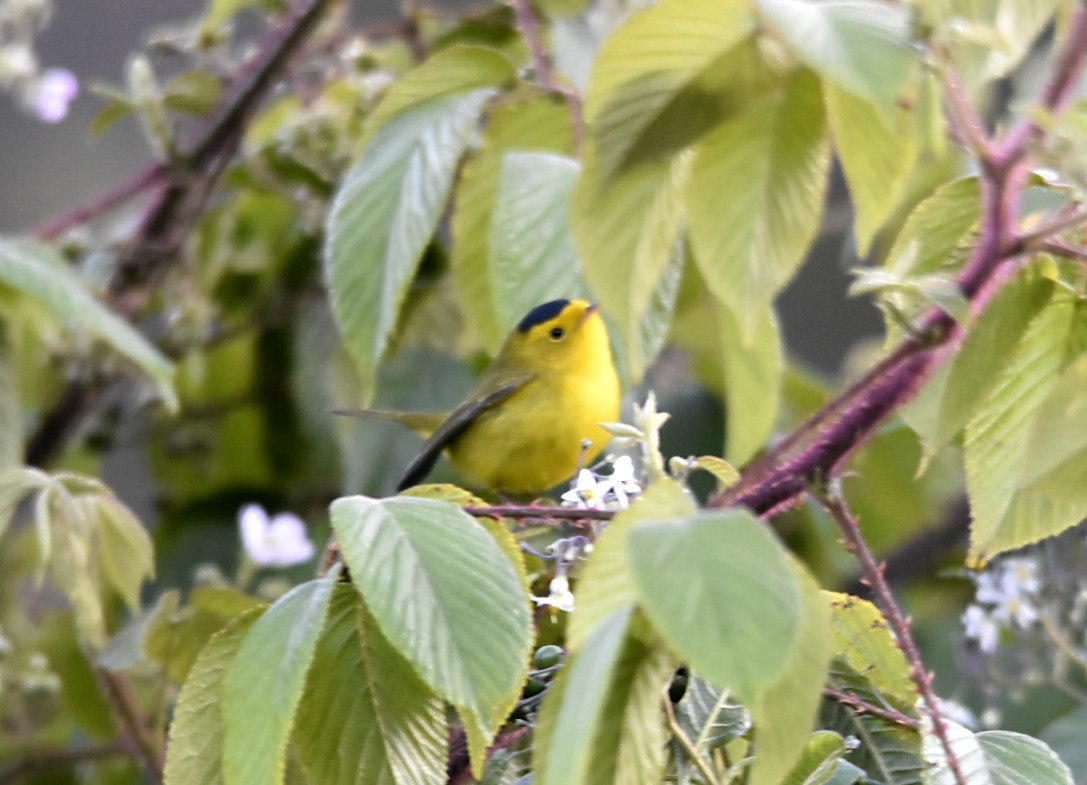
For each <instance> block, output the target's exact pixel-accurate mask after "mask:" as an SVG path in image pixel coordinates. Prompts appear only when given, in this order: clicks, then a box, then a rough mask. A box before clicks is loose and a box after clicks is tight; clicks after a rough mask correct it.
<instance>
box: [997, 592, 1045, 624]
mask: <svg viewBox="0 0 1087 785" xmlns="http://www.w3.org/2000/svg"><path fill="white" fill-rule="evenodd" d="M993 618H995V619H996V620H997V621H999V622H1001V623H1003V624H1006V625H1009V626H1010V625H1011V624H1012V623H1013V622H1014V623H1015V624H1016V625H1017V626H1018V627H1019V629H1021V630H1025V629H1027V628H1028V627H1030V626H1031V625H1033V624H1034V623H1035V622H1036V621H1038V619H1039V615H1038V609H1037V608H1035V607H1034V603H1032V602H1031V601H1030V600H1028V599H1026V598H1024V597H1009V598H1008V599H1007V601H1005V602H1002V603H1001V604H999V605H997V606H996V608H995V609H994V610H993Z"/></svg>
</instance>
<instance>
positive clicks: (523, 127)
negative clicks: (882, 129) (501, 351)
mask: <svg viewBox="0 0 1087 785" xmlns="http://www.w3.org/2000/svg"><path fill="white" fill-rule="evenodd" d="M573 139H574V135H573V126H572V125H571V123H570V116H569V113H568V111H567V107H566V104H565V103H564V102H562V101H556V100H554V99H553V98H538V97H537V98H530V99H524V98H521V99H520V100H511V101H507V102H504V103H500V104H498V105H497V106H496V107H494V109H492V110H491V112H490V114H489V117H488V118H487V127H486V128H485V129H484V131H483V138H482V141H481V144H480V149H479V150H477V151H476V152H475V153H473V154H472V155H471V156H470V157H469V158H468V161H467V163H466V164H465V165H464V168H463V170H462V172H461V176H460V182H459V183H458V185H457V190H456V194H455V197H454V207H453V215H452V220H451V228H452V231H453V251H452V255H451V257H450V262H451V264H452V266H453V276H454V278H453V280H454V283H455V284H456V287H457V296H458V297H459V298H460V301H461V304H462V310H463V311H464V315H465V318H466V319H467V321H468V323H469V325H471V327H472V328H473V329H474V330H475V331H476V332H477V333H478V334H479V336H480V338H482V340H483V344H484V346H485V347H486V348H487V350H488V351H489V352H490V353H491V354H494V353H496V352H497V351H498V348H499V347H500V346H501V345H502V341H503V339H504V338H505V337H506V332H505V331H504V330H502V329H501V327H499V324H498V318H497V316H496V313H495V309H494V306H493V305H492V303H493V302H494V297H493V295H492V291H491V266H490V263H491V249H490V242H491V223H492V221H491V215H492V212H493V210H494V206H495V197H496V195H497V192H498V185H499V178H500V177H501V174H502V167H503V163H504V161H505V157H506V155H507V154H508V153H511V152H529V151H540V152H552V153H559V154H568V153H571V152H572V151H573ZM541 302H542V300H541Z"/></svg>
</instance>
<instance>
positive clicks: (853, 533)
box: [818, 481, 966, 785]
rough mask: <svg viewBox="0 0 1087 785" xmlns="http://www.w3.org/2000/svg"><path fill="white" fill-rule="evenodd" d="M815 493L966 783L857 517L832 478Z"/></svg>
mask: <svg viewBox="0 0 1087 785" xmlns="http://www.w3.org/2000/svg"><path fill="white" fill-rule="evenodd" d="M818 496H819V501H820V502H821V503H822V504H823V507H824V508H825V509H826V511H827V512H828V513H829V514H830V516H831V517H832V518H833V519H834V521H835V522H836V523H837V524H838V528H839V529H841V531H842V536H843V538H844V541H845V547H846V549H847V550H848V551H849V552H850V553H852V554H853V555H854V556H855V557H856V558H857V561H859V562H860V565H861V571H862V572H863V573H864V577H865V580H866V581H867V582H868V585H869V586H870V587H871V589H872V593H873V595H874V596H875V600H876V604H877V605H878V606H879V609H880V611H881V612H882V613H883V617H884V618H885V619H886V620H887V624H888V625H889V626H890V628H891V631H892V632H894V634H895V643H896V644H897V645H898V648H899V649H901V650H902V653H903V654H904V655H906V660H907V661H908V662H909V663H910V679H911V680H912V681H913V683H914V684H915V685H917V690H918V692H920V694H921V698H922V700H924V702H925V706H926V707H927V710H928V715H929V717H930V718H931V720H932V730H933V733H935V734H936V738H938V739H939V740H940V744H941V745H942V746H943V748H944V753H945V754H946V755H947V765H948V768H949V769H951V773H952V775H953V776H954V778H955V782H956V783H958V785H966V778H965V777H964V776H963V773H962V767H961V766H960V765H959V759H958V756H957V755H956V754H955V750H954V748H953V747H952V746H951V737H950V736H949V735H948V732H947V725H946V723H945V722H944V718H943V715H942V714H940V708H939V705H938V704H937V702H936V694H935V693H934V692H933V691H932V674H931V673H928V672H926V671H925V667H924V664H923V663H922V662H921V654H920V652H919V651H918V650H917V644H916V643H914V640H913V635H912V633H911V632H910V625H909V622H908V621H907V620H906V618H905V617H903V615H902V611H901V610H900V609H899V607H898V603H897V602H896V601H895V598H894V594H893V593H892V592H891V587H890V586H888V585H887V580H886V578H885V577H884V574H883V572H884V566H883V565H882V564H879V563H877V562H876V558H875V556H873V555H872V551H871V549H870V548H869V547H868V543H867V542H866V541H865V539H864V535H862V534H861V529H860V525H859V524H858V523H857V519H856V518H854V517H853V513H852V512H850V510H849V507H848V505H847V504H846V502H845V498H844V497H843V496H842V492H841V486H840V484H839V483H838V482H836V481H832V482H831V483H830V484H829V485H828V486H827V487H826V488H825V489H824V490H823V491H822V492H820V493H819V494H818Z"/></svg>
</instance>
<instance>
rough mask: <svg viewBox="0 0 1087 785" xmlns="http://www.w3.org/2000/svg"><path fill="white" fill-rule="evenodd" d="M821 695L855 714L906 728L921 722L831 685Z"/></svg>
mask: <svg viewBox="0 0 1087 785" xmlns="http://www.w3.org/2000/svg"><path fill="white" fill-rule="evenodd" d="M823 695H825V696H826V697H828V698H830V699H831V700H832V701H835V702H836V703H841V704H842V705H843V706H848V707H849V708H851V709H852V710H853V711H854V712H856V713H857V714H871V715H872V716H873V717H879V719H881V720H884V721H885V722H889V723H891V724H892V725H903V726H905V727H907V728H913V729H915V730H916V729H919V728H920V727H921V723H920V722H919V721H917V720H916V719H914V718H913V717H909V716H907V715H905V714H903V713H902V712H900V711H894V710H893V709H886V708H884V707H882V706H876V705H875V704H874V703H869V702H868V701H866V700H864V699H863V698H860V697H858V696H856V695H853V694H852V693H849V692H844V691H842V690H837V689H834V688H833V687H824V688H823Z"/></svg>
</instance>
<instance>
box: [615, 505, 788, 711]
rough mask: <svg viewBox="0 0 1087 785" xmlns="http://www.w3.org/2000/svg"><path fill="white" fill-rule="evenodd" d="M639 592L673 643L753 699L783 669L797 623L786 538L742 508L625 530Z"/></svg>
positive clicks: (720, 681)
mask: <svg viewBox="0 0 1087 785" xmlns="http://www.w3.org/2000/svg"><path fill="white" fill-rule="evenodd" d="M627 544H628V547H629V549H630V563H631V567H632V568H633V573H634V582H635V585H636V587H637V589H638V597H639V602H640V604H641V606H642V607H643V608H644V609H645V612H646V615H647V616H648V617H649V619H650V620H651V621H652V622H653V625H654V627H655V628H656V629H657V630H658V631H659V632H660V633H661V635H662V636H663V637H664V639H665V641H667V643H668V644H669V646H671V647H672V649H673V650H674V651H675V652H676V653H677V654H678V655H679V656H680V657H682V658H683V659H684V661H686V662H689V663H690V665H691V667H692V668H694V669H695V670H696V671H698V672H699V673H701V674H702V675H703V676H705V677H706V678H708V679H710V680H711V681H713V682H714V683H715V684H717V685H719V686H724V687H728V688H729V689H731V690H733V691H734V692H735V693H736V694H737V695H738V696H739V697H740V698H741V699H743V700H748V699H750V698H752V697H753V696H756V695H758V694H760V692H761V690H763V689H764V688H765V687H767V686H768V685H770V684H771V683H773V682H774V681H775V680H776V679H777V678H779V677H780V675H781V673H782V670H783V668H784V667H785V666H786V664H787V663H788V661H789V658H790V656H791V654H792V648H793V645H794V643H795V641H796V636H797V634H798V628H799V626H800V620H799V614H800V611H801V601H802V598H801V597H800V592H799V588H798V584H797V579H796V577H795V575H794V572H793V570H792V568H791V567H790V565H789V561H788V557H787V555H786V552H785V550H784V549H783V548H782V546H781V544H780V543H779V542H778V541H777V540H776V538H775V537H774V536H773V534H772V533H771V532H770V530H769V529H768V528H767V527H766V525H765V524H763V523H761V522H759V521H758V520H757V519H755V518H754V517H753V516H752V515H751V514H750V513H748V512H746V511H743V510H728V511H720V512H716V511H715V512H712V513H704V514H700V515H696V516H690V517H687V518H680V519H673V520H656V521H646V522H643V523H641V524H639V525H638V526H636V527H634V528H633V529H632V530H631V531H630V533H629V534H628V536H627Z"/></svg>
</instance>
